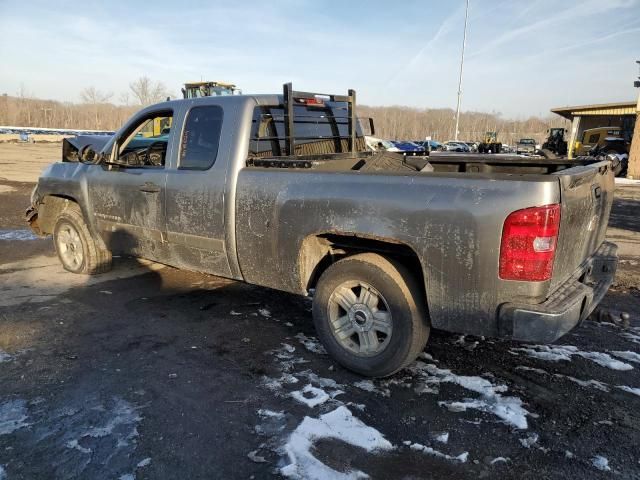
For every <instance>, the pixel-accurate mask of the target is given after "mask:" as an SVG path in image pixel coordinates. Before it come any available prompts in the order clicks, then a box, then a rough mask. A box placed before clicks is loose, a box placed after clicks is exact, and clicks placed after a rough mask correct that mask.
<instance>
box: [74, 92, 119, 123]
mask: <svg viewBox="0 0 640 480" xmlns="http://www.w3.org/2000/svg"><path fill="white" fill-rule="evenodd" d="M111 97H113V93H112V92H106V93H105V92H101V91H100V90H97V89H96V88H95V87H87V88H85V89H84V90H82V91H81V92H80V98H81V99H82V102H83V103H86V104H89V105H91V106H92V109H93V118H94V125H93V127H94V128H95V129H96V130H99V129H100V125H101V123H102V122H101V121H100V118H101V117H102V115H101V110H106V109H105V108H104V106H105V105H106V104H107V103H108V102H109V100H110V99H111ZM101 107H102V108H101Z"/></svg>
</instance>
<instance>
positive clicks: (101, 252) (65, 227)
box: [53, 203, 111, 275]
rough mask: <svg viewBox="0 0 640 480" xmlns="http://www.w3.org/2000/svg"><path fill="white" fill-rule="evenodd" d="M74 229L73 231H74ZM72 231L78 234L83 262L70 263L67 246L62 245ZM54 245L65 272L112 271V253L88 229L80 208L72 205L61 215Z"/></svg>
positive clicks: (54, 230)
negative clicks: (63, 237)
mask: <svg viewBox="0 0 640 480" xmlns="http://www.w3.org/2000/svg"><path fill="white" fill-rule="evenodd" d="M72 229H73V230H72ZM70 231H75V232H77V236H78V238H79V245H78V246H77V247H74V248H81V250H82V251H81V261H78V262H76V263H73V262H70V261H69V260H68V256H67V255H66V254H65V252H64V249H65V246H64V245H62V244H63V243H64V242H63V241H62V238H61V237H62V235H64V234H65V233H66V234H68V232H70ZM53 244H54V246H55V248H56V253H57V254H58V259H59V260H60V263H61V264H62V266H63V267H64V269H65V270H67V271H69V272H72V273H83V274H86V275H95V274H98V273H104V272H108V271H109V270H110V269H111V251H110V250H108V249H107V248H106V246H105V245H104V242H103V241H102V239H97V240H96V239H95V238H94V237H93V235H91V232H90V231H89V228H88V227H87V224H86V222H85V221H84V217H83V216H82V212H81V211H80V207H78V205H77V204H75V203H70V204H68V206H67V207H66V208H65V209H64V210H63V211H62V212H61V213H60V215H59V216H58V219H57V220H56V224H55V227H54V228H53Z"/></svg>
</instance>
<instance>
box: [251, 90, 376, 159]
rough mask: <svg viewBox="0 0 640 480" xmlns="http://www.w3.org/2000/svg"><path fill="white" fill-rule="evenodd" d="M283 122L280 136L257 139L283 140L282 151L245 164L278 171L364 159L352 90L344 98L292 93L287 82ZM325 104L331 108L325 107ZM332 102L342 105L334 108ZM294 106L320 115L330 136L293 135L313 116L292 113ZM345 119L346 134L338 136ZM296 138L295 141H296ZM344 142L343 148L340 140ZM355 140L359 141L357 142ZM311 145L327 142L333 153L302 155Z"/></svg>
mask: <svg viewBox="0 0 640 480" xmlns="http://www.w3.org/2000/svg"><path fill="white" fill-rule="evenodd" d="M282 93H283V105H282V107H283V120H284V122H283V123H284V135H279V136H278V135H276V136H271V137H269V136H267V137H260V140H272V141H276V142H279V141H280V140H283V143H284V148H282V149H280V151H279V152H278V153H279V154H275V155H270V156H268V157H260V156H257V157H256V156H251V155H250V156H249V158H248V160H247V165H249V166H255V167H280V168H311V167H312V166H313V165H314V164H317V163H318V162H323V161H328V160H336V159H341V158H342V159H347V158H352V159H353V158H359V157H362V156H368V155H370V153H371V152H367V151H366V147H365V143H364V137H363V136H361V137H358V118H357V116H356V91H355V90H353V89H349V90H348V93H347V95H337V94H325V93H315V92H302V91H297V90H293V86H292V84H291V83H285V84H284V85H283V91H282ZM329 102H330V103H331V104H332V105H329ZM336 103H344V104H346V106H344V107H337V106H336V105H335V104H336ZM296 106H299V107H307V109H313V110H316V111H320V112H322V118H324V119H326V120H327V122H328V123H329V124H330V125H331V131H332V134H331V135H317V136H308V135H307V136H304V135H296V131H295V130H296V127H295V126H296V124H299V125H303V124H305V123H314V121H315V120H317V118H318V117H317V116H310V115H301V114H296V113H295V110H296V109H295V108H294V107H296ZM336 111H342V112H344V111H346V115H336V114H335V113H334V112H336ZM345 120H346V125H347V135H346V136H345V135H344V134H341V133H340V125H342V126H344V124H345ZM369 128H370V133H371V134H373V133H374V127H373V121H372V120H371V119H369ZM296 139H297V140H298V142H296ZM344 140H346V141H347V142H346V143H347V145H346V149H345V148H344V146H343V141H344ZM358 140H361V141H360V142H359V141H358ZM314 142H329V143H331V144H335V145H336V153H325V152H314V153H308V154H305V153H302V152H301V150H304V148H301V147H303V146H304V145H307V146H308V145H310V144H311V143H314Z"/></svg>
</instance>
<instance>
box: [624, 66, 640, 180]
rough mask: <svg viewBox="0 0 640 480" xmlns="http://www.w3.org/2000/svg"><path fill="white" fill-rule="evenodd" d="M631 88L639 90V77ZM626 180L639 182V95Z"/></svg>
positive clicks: (639, 95)
mask: <svg viewBox="0 0 640 480" xmlns="http://www.w3.org/2000/svg"><path fill="white" fill-rule="evenodd" d="M636 63H637V64H638V65H639V66H640V60H636ZM633 86H634V87H636V88H638V89H640V75H639V76H638V80H636V81H635V82H633ZM627 178H631V179H634V180H640V93H639V94H638V104H637V105H636V126H635V128H634V129H633V138H632V139H631V148H630V149H629V164H628V167H627Z"/></svg>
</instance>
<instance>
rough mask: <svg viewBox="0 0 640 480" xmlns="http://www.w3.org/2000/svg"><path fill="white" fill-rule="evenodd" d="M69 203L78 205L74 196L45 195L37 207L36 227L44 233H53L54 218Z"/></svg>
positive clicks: (67, 206)
mask: <svg viewBox="0 0 640 480" xmlns="http://www.w3.org/2000/svg"><path fill="white" fill-rule="evenodd" d="M71 204H74V205H78V202H76V200H75V198H72V197H69V196H66V195H46V196H45V197H44V198H43V199H42V202H41V204H40V206H39V207H38V227H39V228H40V231H41V232H42V233H44V234H50V233H53V227H54V226H55V224H56V219H57V218H58V216H59V215H60V213H62V212H63V211H64V210H65V209H67V208H69V206H70V205H71Z"/></svg>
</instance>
